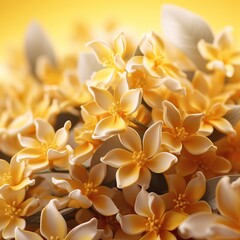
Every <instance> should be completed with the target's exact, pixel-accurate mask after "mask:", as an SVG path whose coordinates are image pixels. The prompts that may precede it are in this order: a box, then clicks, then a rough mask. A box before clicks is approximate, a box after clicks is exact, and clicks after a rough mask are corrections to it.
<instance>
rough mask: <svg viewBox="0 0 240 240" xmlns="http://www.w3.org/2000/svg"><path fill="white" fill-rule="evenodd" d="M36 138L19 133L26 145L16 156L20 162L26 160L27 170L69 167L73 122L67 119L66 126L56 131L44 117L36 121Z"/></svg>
mask: <svg viewBox="0 0 240 240" xmlns="http://www.w3.org/2000/svg"><path fill="white" fill-rule="evenodd" d="M34 124H35V127H36V139H35V138H32V137H26V136H22V135H19V141H20V144H21V146H22V147H24V148H23V149H22V150H21V151H20V152H18V154H17V156H16V160H17V161H18V162H21V161H25V162H26V169H25V171H26V172H30V173H32V172H35V171H40V170H44V169H47V168H48V167H49V168H50V169H53V168H55V167H57V168H67V167H68V157H69V154H70V153H71V152H72V150H71V148H70V146H69V145H67V142H68V139H69V129H70V127H71V122H70V121H67V122H66V123H65V124H64V127H63V128H61V129H59V130H57V131H56V132H55V131H54V129H53V127H52V125H51V124H49V123H48V122H47V121H44V120H43V119H36V120H35V121H34Z"/></svg>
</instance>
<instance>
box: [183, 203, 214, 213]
mask: <svg viewBox="0 0 240 240" xmlns="http://www.w3.org/2000/svg"><path fill="white" fill-rule="evenodd" d="M184 212H186V213H188V214H193V213H197V212H209V213H211V212H212V209H211V207H210V206H209V205H208V204H207V202H205V201H198V202H195V203H192V204H191V205H188V206H187V207H186V208H185V209H184Z"/></svg>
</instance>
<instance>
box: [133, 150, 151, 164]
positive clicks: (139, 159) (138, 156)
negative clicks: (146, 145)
mask: <svg viewBox="0 0 240 240" xmlns="http://www.w3.org/2000/svg"><path fill="white" fill-rule="evenodd" d="M132 159H133V162H134V163H136V164H137V165H138V166H140V167H143V166H144V165H145V163H146V162H147V160H148V158H147V157H146V155H145V153H144V152H143V151H140V152H133V155H132Z"/></svg>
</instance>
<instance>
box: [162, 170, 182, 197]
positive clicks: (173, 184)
mask: <svg viewBox="0 0 240 240" xmlns="http://www.w3.org/2000/svg"><path fill="white" fill-rule="evenodd" d="M165 178H166V180H167V184H168V192H172V193H174V195H175V196H178V194H179V193H184V191H185V188H186V182H185V179H184V178H183V177H182V176H180V175H178V174H169V175H166V176H165Z"/></svg>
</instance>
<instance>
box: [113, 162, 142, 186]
mask: <svg viewBox="0 0 240 240" xmlns="http://www.w3.org/2000/svg"><path fill="white" fill-rule="evenodd" d="M139 172H140V167H139V166H138V165H136V164H129V165H127V166H123V167H121V168H119V169H118V170H117V172H116V181H117V186H118V188H124V187H128V186H130V185H132V184H134V183H135V182H137V180H138V178H139Z"/></svg>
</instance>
